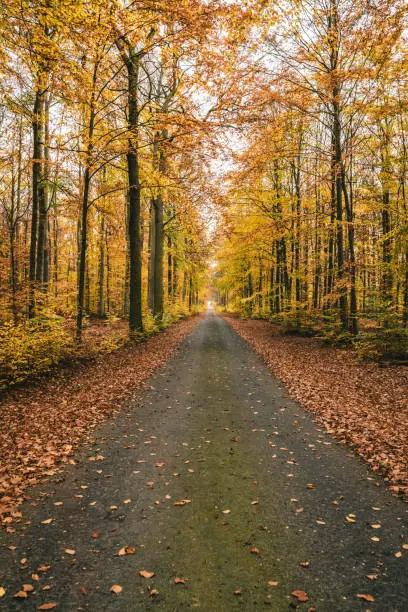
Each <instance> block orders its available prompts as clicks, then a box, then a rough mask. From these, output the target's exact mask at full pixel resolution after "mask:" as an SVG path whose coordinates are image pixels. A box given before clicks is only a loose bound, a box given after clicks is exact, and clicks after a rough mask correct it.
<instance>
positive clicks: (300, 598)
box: [292, 591, 309, 602]
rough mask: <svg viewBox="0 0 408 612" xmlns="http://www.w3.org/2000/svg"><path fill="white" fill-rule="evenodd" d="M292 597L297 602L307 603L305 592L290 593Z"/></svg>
mask: <svg viewBox="0 0 408 612" xmlns="http://www.w3.org/2000/svg"><path fill="white" fill-rule="evenodd" d="M292 595H293V597H296V598H297V600H298V601H301V602H304V601H308V599H309V597H308V596H307V593H305V591H292Z"/></svg>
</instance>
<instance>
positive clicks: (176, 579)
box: [174, 578, 187, 584]
mask: <svg viewBox="0 0 408 612" xmlns="http://www.w3.org/2000/svg"><path fill="white" fill-rule="evenodd" d="M186 580H187V579H186V578H175V579H174V584H186Z"/></svg>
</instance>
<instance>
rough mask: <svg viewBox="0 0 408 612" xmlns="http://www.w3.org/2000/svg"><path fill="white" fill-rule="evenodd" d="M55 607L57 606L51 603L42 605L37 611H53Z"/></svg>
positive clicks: (53, 602)
mask: <svg viewBox="0 0 408 612" xmlns="http://www.w3.org/2000/svg"><path fill="white" fill-rule="evenodd" d="M57 606H58V604H57V603H56V602H55V601H51V602H50V603H45V604H42V605H41V606H40V607H39V608H38V609H39V610H53V609H54V608H56V607H57Z"/></svg>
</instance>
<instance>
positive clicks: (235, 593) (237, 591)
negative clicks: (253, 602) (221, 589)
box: [234, 589, 242, 595]
mask: <svg viewBox="0 0 408 612" xmlns="http://www.w3.org/2000/svg"><path fill="white" fill-rule="evenodd" d="M234 595H242V591H241V589H237V590H236V591H234Z"/></svg>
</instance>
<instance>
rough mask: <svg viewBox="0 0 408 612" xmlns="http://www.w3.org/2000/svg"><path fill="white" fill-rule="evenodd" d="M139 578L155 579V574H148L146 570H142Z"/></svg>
mask: <svg viewBox="0 0 408 612" xmlns="http://www.w3.org/2000/svg"><path fill="white" fill-rule="evenodd" d="M139 576H142V578H153V576H154V572H147V571H146V570H140V572H139Z"/></svg>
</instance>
